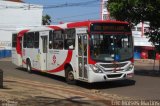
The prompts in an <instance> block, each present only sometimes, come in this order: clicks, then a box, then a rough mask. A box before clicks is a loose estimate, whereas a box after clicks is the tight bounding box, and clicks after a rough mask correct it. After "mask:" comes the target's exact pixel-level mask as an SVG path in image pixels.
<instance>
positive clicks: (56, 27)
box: [48, 26, 62, 30]
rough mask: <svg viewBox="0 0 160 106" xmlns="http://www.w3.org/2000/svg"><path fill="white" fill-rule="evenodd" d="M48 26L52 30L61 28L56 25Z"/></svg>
mask: <svg viewBox="0 0 160 106" xmlns="http://www.w3.org/2000/svg"><path fill="white" fill-rule="evenodd" d="M48 27H49V28H51V29H54V30H59V29H62V28H60V27H58V26H48Z"/></svg>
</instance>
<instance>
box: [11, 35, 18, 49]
mask: <svg viewBox="0 0 160 106" xmlns="http://www.w3.org/2000/svg"><path fill="white" fill-rule="evenodd" d="M16 43H17V34H13V35H12V47H16Z"/></svg>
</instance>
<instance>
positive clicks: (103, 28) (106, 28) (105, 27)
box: [91, 23, 130, 32]
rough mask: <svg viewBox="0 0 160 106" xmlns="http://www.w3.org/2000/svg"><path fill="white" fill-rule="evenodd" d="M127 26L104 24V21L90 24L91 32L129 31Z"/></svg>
mask: <svg viewBox="0 0 160 106" xmlns="http://www.w3.org/2000/svg"><path fill="white" fill-rule="evenodd" d="M129 29H130V28H129V26H128V25H127V24H126V25H124V24H123V25H122V24H113V23H112V24H108V23H107V24H106V23H101V24H99V23H95V24H91V31H92V32H129V31H130V30H129Z"/></svg>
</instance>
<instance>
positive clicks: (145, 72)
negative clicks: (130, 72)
mask: <svg viewBox="0 0 160 106" xmlns="http://www.w3.org/2000/svg"><path fill="white" fill-rule="evenodd" d="M135 75H141V76H151V77H160V71H158V70H143V69H142V70H135Z"/></svg>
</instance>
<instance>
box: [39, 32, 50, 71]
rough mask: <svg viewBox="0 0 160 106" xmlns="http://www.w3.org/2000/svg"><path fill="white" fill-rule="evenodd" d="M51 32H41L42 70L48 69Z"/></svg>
mask: <svg viewBox="0 0 160 106" xmlns="http://www.w3.org/2000/svg"><path fill="white" fill-rule="evenodd" d="M48 34H49V32H48V31H45V32H40V36H41V37H40V39H41V40H40V42H41V48H40V55H41V56H40V57H41V70H42V71H46V70H47V52H48V48H47V47H48V36H47V35H48Z"/></svg>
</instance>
